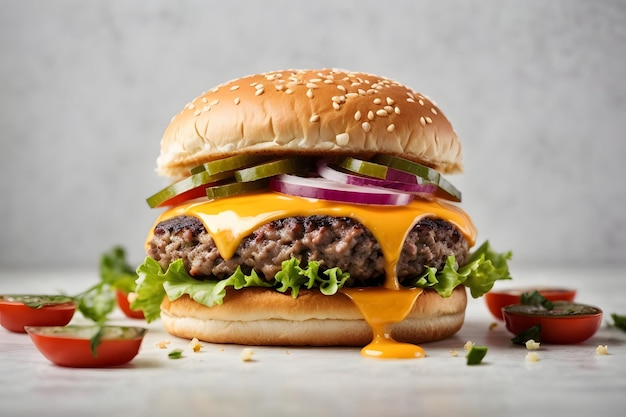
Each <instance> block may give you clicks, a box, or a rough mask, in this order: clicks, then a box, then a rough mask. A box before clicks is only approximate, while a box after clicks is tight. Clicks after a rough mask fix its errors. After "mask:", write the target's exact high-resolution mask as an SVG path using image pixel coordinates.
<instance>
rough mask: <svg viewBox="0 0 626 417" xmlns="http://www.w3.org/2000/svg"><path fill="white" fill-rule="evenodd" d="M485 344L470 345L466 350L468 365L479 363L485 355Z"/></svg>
mask: <svg viewBox="0 0 626 417" xmlns="http://www.w3.org/2000/svg"><path fill="white" fill-rule="evenodd" d="M487 350H488V348H487V346H476V345H474V346H472V348H471V349H470V350H469V352H467V355H466V358H467V364H468V365H479V364H480V363H481V362H482V361H483V358H484V357H485V355H487Z"/></svg>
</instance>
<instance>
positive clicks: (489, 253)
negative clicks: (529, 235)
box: [404, 241, 512, 298]
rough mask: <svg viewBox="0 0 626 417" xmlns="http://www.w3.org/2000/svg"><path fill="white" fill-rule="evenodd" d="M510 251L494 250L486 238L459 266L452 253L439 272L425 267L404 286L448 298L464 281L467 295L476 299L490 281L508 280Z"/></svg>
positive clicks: (487, 287) (487, 286) (484, 291)
mask: <svg viewBox="0 0 626 417" xmlns="http://www.w3.org/2000/svg"><path fill="white" fill-rule="evenodd" d="M511 257H512V253H511V252H510V251H509V252H505V253H498V252H495V251H494V250H493V249H492V248H491V245H490V244H489V241H485V243H483V244H482V245H481V246H480V247H479V248H478V249H476V250H475V251H474V252H473V253H471V254H470V256H469V259H468V261H467V263H466V264H465V265H463V266H462V267H459V264H458V262H456V259H455V257H454V256H452V255H451V256H448V259H447V260H446V264H445V265H444V267H443V269H442V270H441V271H437V270H436V269H435V268H426V271H424V273H423V274H422V275H421V276H419V277H417V278H415V279H414V280H412V281H411V282H408V283H407V282H405V283H404V285H406V286H410V287H420V288H429V289H433V290H435V291H437V293H438V294H439V295H441V296H442V297H450V295H451V294H452V290H454V289H455V288H456V287H457V286H459V285H461V284H463V285H465V286H466V287H468V288H469V290H470V294H471V295H472V297H474V298H478V297H480V296H482V295H483V294H485V293H486V292H488V291H489V290H491V288H493V284H494V283H495V282H496V281H497V280H500V279H511V275H510V272H509V267H508V264H507V261H508V260H509V259H511Z"/></svg>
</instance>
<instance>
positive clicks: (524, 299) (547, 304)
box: [520, 290, 554, 310]
mask: <svg viewBox="0 0 626 417" xmlns="http://www.w3.org/2000/svg"><path fill="white" fill-rule="evenodd" d="M520 304H524V305H528V306H535V307H543V308H545V309H546V310H552V309H554V303H552V301H550V300H548V299H547V298H545V297H544V296H543V295H541V294H539V291H537V290H535V291H533V292H525V293H523V294H522V295H521V296H520Z"/></svg>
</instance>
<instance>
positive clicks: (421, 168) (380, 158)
mask: <svg viewBox="0 0 626 417" xmlns="http://www.w3.org/2000/svg"><path fill="white" fill-rule="evenodd" d="M374 161H376V162H377V163H379V164H383V165H387V166H388V167H391V168H395V169H397V170H400V171H404V172H409V173H411V174H413V175H417V176H418V177H420V178H424V179H425V180H426V181H428V182H432V183H434V184H438V183H439V179H440V178H441V174H440V173H439V172H437V171H436V170H434V169H432V168H429V167H427V166H425V165H421V164H418V163H417V162H413V161H409V160H408V159H404V158H398V157H397V156H390V155H376V156H375V157H374Z"/></svg>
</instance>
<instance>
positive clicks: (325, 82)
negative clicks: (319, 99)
mask: <svg viewBox="0 0 626 417" xmlns="http://www.w3.org/2000/svg"><path fill="white" fill-rule="evenodd" d="M333 83H334V81H333V80H329V79H325V80H324V84H333Z"/></svg>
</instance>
